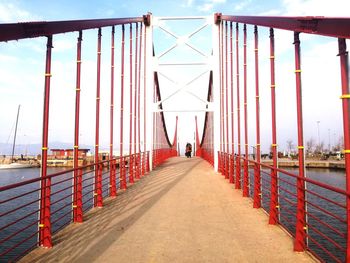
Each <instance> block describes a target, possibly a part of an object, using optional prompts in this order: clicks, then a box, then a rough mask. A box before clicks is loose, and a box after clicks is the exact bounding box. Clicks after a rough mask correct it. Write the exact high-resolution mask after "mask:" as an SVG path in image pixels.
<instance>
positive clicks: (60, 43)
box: [54, 39, 75, 52]
mask: <svg viewBox="0 0 350 263" xmlns="http://www.w3.org/2000/svg"><path fill="white" fill-rule="evenodd" d="M74 46H75V43H74V42H73V41H72V40H71V39H60V40H56V41H55V42H54V50H55V52H63V51H66V50H72V49H73V48H74Z"/></svg>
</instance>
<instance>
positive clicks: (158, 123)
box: [152, 72, 178, 168]
mask: <svg viewBox="0 0 350 263" xmlns="http://www.w3.org/2000/svg"><path fill="white" fill-rule="evenodd" d="M154 83H155V89H154V98H153V99H154V102H157V101H161V100H162V99H161V94H160V89H159V81H158V74H157V72H155V73H154ZM162 109H163V106H162V104H160V105H159V110H160V111H159V112H154V113H153V116H154V117H153V121H154V123H153V162H152V165H153V168H155V167H156V166H158V165H160V164H161V163H163V162H164V161H165V160H166V159H168V158H169V157H173V156H177V155H178V153H177V122H178V118H177V117H176V124H175V133H174V140H173V143H170V140H169V137H168V132H167V129H166V126H165V120H164V114H163V112H162Z"/></svg>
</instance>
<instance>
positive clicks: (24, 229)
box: [0, 168, 346, 262]
mask: <svg viewBox="0 0 350 263" xmlns="http://www.w3.org/2000/svg"><path fill="white" fill-rule="evenodd" d="M64 170H67V169H66V168H50V169H49V171H48V174H53V173H56V172H60V171H64ZM288 171H289V172H292V173H295V174H297V173H298V169H288ZM249 172H250V185H251V187H250V195H251V196H252V194H253V187H252V184H253V182H254V177H253V170H250V171H249ZM344 174H345V172H344V170H329V169H308V170H307V177H309V178H311V179H314V180H316V181H319V182H323V183H325V184H327V185H332V186H335V187H338V188H340V189H345V176H344ZM39 176H40V169H38V168H30V169H21V170H0V186H3V185H8V184H11V183H16V182H21V181H25V180H28V179H32V178H38V177H39ZM242 176H243V174H242ZM279 176H280V184H279V187H280V188H279V192H280V199H279V205H280V208H279V211H280V223H281V225H283V226H284V227H285V228H286V229H287V230H288V231H289V232H290V233H291V234H294V232H295V223H296V219H295V212H296V197H295V196H294V195H295V194H296V188H295V183H296V179H295V178H291V177H289V176H287V175H284V174H282V173H280V174H279ZM116 177H117V178H118V177H119V175H118V171H117V176H116ZM102 184H103V196H104V197H107V196H108V195H109V171H108V169H104V170H103V176H102ZM118 184H119V179H117V185H118ZM93 185H94V172H93V171H90V170H86V171H85V174H84V176H83V210H84V211H87V210H89V209H90V208H92V207H93ZM269 187H270V175H269V171H268V170H263V171H262V190H263V191H262V207H263V209H265V210H266V211H267V212H269V209H270V207H269V206H270V194H269V192H268V189H269ZM38 188H39V182H36V183H33V184H30V185H26V186H24V187H20V188H18V189H14V190H11V191H6V192H4V193H0V200H4V199H5V198H6V199H7V198H8V197H9V196H16V195H18V194H20V193H24V192H31V191H33V192H32V193H29V194H28V195H26V196H24V197H23V198H19V199H15V200H13V201H11V202H9V203H4V204H0V213H3V212H4V211H8V210H11V209H12V208H16V207H19V206H21V205H23V204H27V203H31V204H29V205H28V206H26V207H23V208H22V209H21V210H20V211H14V212H13V213H11V214H10V215H8V216H5V217H0V229H1V227H2V226H4V225H7V224H8V223H11V222H13V221H14V220H18V219H19V218H21V217H24V216H25V215H27V214H30V215H29V216H28V217H26V218H25V219H23V220H21V221H20V222H18V223H15V224H13V225H11V226H10V227H8V228H6V229H5V230H3V231H0V240H3V239H4V238H5V237H8V236H9V235H12V234H13V233H15V232H16V231H19V230H21V231H20V233H19V234H18V235H16V236H13V237H12V238H11V239H9V240H8V241H7V242H6V247H5V246H4V245H3V244H1V245H0V253H3V252H4V251H5V250H6V248H8V247H11V246H12V245H14V244H17V243H18V242H19V241H20V240H23V239H24V238H25V237H28V236H32V237H31V238H29V239H28V240H26V241H25V242H24V243H23V244H21V245H20V246H18V247H17V248H16V249H14V250H13V251H11V252H10V253H9V254H8V256H6V257H3V258H1V259H0V261H1V262H6V261H8V260H10V259H13V258H15V257H16V256H18V255H19V254H21V253H23V252H24V251H26V250H27V249H31V248H34V247H36V245H37V231H38V207H39V203H38V200H39V192H38V191H36V190H37V189H38ZM307 189H308V190H309V191H312V192H313V193H316V194H318V195H319V196H321V197H327V198H328V199H331V200H332V201H334V202H337V203H340V204H343V205H345V197H344V196H342V195H340V194H337V193H334V192H332V191H329V190H326V189H324V188H320V187H318V186H315V185H313V184H309V183H308V184H307ZM51 192H52V193H56V194H54V195H53V196H52V198H51V204H52V207H51V213H52V231H53V232H57V231H58V230H60V229H61V228H63V227H64V226H65V225H67V224H69V223H70V222H71V221H72V214H71V210H72V173H71V172H70V173H67V174H64V175H62V176H59V177H56V178H53V179H52V191H51ZM313 193H307V194H306V199H307V200H308V201H307V202H308V205H307V210H308V226H309V227H308V235H309V239H308V242H309V247H310V249H311V250H312V251H314V252H315V253H317V254H318V255H319V256H320V257H321V258H322V259H324V260H325V261H327V262H332V261H335V260H334V259H333V258H332V257H331V256H330V255H328V254H327V252H325V251H324V250H323V249H321V248H320V247H319V246H318V245H317V243H319V244H321V245H322V246H324V247H325V248H326V249H328V250H329V251H330V252H332V254H334V255H335V256H336V257H337V258H338V259H339V260H340V261H344V255H345V253H344V252H343V251H341V249H339V248H338V247H337V245H335V244H333V242H332V241H333V240H334V241H335V242H337V243H338V244H339V245H340V246H343V247H345V238H344V237H342V236H341V235H339V233H338V232H340V233H346V225H345V224H344V223H342V222H340V221H339V220H338V219H335V218H333V217H332V216H330V215H329V214H327V212H325V211H329V212H331V213H333V214H335V215H337V216H338V217H339V218H340V219H345V218H346V217H345V209H343V208H341V207H339V206H337V205H335V204H333V203H331V202H329V201H326V200H323V199H322V198H320V197H319V196H316V195H314V194H313ZM315 206H316V207H315ZM318 206H320V207H322V209H325V211H321V210H320V209H318ZM320 221H321V222H320ZM324 224H326V225H324ZM323 234H324V235H326V236H327V237H330V238H331V240H327V239H326V238H324V236H323Z"/></svg>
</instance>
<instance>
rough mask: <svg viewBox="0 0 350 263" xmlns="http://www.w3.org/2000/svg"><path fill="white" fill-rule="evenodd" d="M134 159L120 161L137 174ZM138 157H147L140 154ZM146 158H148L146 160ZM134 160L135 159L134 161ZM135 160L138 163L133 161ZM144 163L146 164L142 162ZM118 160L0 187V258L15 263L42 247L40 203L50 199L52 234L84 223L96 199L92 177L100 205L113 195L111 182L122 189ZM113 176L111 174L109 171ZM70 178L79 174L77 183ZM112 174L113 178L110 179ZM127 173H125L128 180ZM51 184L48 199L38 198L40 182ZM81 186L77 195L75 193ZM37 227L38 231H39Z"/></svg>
mask: <svg viewBox="0 0 350 263" xmlns="http://www.w3.org/2000/svg"><path fill="white" fill-rule="evenodd" d="M135 156H136V155H135ZM135 156H129V155H128V156H124V158H123V160H124V162H125V164H126V165H129V167H131V168H130V169H129V171H130V170H132V171H133V172H136V170H137V169H138V165H137V163H135V162H134V163H131V162H130V160H131V159H132V158H134V157H135ZM141 156H148V153H147V154H146V155H143V154H141ZM147 158H148V157H147ZM134 159H136V158H134ZM136 160H137V159H136ZM141 161H142V162H147V160H141ZM121 167H125V165H122V164H121V158H118V157H117V158H115V159H112V160H106V161H99V162H98V163H97V164H96V163H93V164H89V165H85V166H80V167H78V168H72V169H63V170H62V171H60V172H56V173H52V174H50V175H47V176H46V177H45V178H43V177H36V178H34V179H30V180H26V181H23V182H20V183H15V184H12V185H7V186H2V187H0V195H1V201H0V210H1V214H0V222H1V225H0V231H1V233H2V235H1V240H0V247H1V252H0V258H2V259H7V260H9V261H13V260H17V259H19V258H21V257H22V256H23V255H25V254H26V253H27V252H28V251H30V250H32V249H33V248H35V247H36V246H38V245H40V244H44V240H43V239H44V238H46V236H43V235H40V234H39V233H40V229H41V227H40V218H38V215H39V214H40V211H41V210H42V209H44V208H43V207H41V206H40V205H38V204H41V203H42V201H43V199H44V198H45V199H46V198H49V199H50V204H49V205H48V207H45V208H46V209H49V211H50V226H51V230H52V232H50V236H51V235H52V234H53V233H56V232H57V231H59V230H60V229H62V228H63V227H65V226H66V225H67V224H70V223H71V222H72V221H74V222H83V218H84V214H85V212H86V211H88V210H89V209H91V208H93V207H94V204H95V201H94V200H95V198H96V187H95V182H94V174H95V172H96V168H97V172H98V173H99V176H100V177H101V186H100V189H101V203H102V204H103V201H104V200H105V199H106V198H109V197H112V198H113V197H114V196H113V195H112V190H113V189H112V187H111V181H112V182H113V184H114V185H115V187H116V189H120V188H121V181H120V179H119V176H116V175H119V174H120V171H121ZM111 168H112V169H113V173H110V169H111ZM72 174H78V178H79V179H78V180H77V178H76V177H74V176H72ZM111 174H113V175H112V177H111ZM129 177H130V173H126V179H127V180H128V179H129ZM44 180H46V181H47V180H50V181H51V185H49V186H48V185H46V186H45V190H48V189H50V196H49V197H46V196H44V197H41V196H40V195H38V193H39V192H40V191H43V188H42V182H43V181H44ZM77 184H80V191H76V188H77ZM38 225H39V228H38Z"/></svg>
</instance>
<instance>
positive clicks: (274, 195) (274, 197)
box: [269, 28, 279, 225]
mask: <svg viewBox="0 0 350 263" xmlns="http://www.w3.org/2000/svg"><path fill="white" fill-rule="evenodd" d="M270 74H271V77H270V78H271V115H272V118H271V120H272V144H271V148H272V158H273V164H272V166H273V169H271V189H270V193H271V197H270V214H269V224H271V225H275V224H277V223H278V207H279V206H278V178H277V170H276V169H277V167H278V165H277V131H276V92H275V87H276V85H275V37H274V32H273V28H270Z"/></svg>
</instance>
